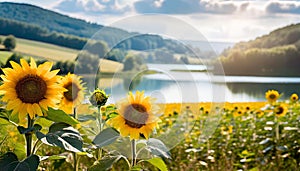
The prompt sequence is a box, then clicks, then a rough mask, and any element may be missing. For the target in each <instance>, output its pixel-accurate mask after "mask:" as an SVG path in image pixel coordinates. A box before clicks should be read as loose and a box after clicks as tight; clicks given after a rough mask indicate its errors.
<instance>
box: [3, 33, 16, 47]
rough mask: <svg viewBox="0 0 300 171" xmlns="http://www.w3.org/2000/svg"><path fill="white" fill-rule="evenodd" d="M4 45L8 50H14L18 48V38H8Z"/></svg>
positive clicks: (10, 36) (11, 36)
mask: <svg viewBox="0 0 300 171" xmlns="http://www.w3.org/2000/svg"><path fill="white" fill-rule="evenodd" d="M3 45H4V46H5V48H6V49H7V50H9V51H11V50H13V49H14V48H15V47H16V38H15V37H14V36H13V35H9V36H7V37H6V38H5V40H4V42H3Z"/></svg>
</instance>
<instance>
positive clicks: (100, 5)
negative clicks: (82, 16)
mask: <svg viewBox="0 0 300 171" xmlns="http://www.w3.org/2000/svg"><path fill="white" fill-rule="evenodd" d="M54 9H58V10H60V11H62V12H76V13H78V12H83V13H86V14H93V15H94V14H113V15H114V14H115V15H118V14H124V13H126V12H127V11H129V10H130V6H129V5H128V4H125V5H123V4H120V3H119V2H118V0H62V1H61V2H59V3H58V4H57V5H56V6H55V7H54Z"/></svg>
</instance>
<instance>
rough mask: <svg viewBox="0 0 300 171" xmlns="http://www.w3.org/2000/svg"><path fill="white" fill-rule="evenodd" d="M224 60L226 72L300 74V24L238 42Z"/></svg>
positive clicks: (241, 73) (226, 53)
mask: <svg viewBox="0 0 300 171" xmlns="http://www.w3.org/2000/svg"><path fill="white" fill-rule="evenodd" d="M220 60H221V62H222V64H223V68H224V72H225V74H226V75H257V76H300V67H299V66H300V23H299V24H292V25H289V26H286V27H283V28H279V29H276V30H274V31H272V32H270V33H269V34H267V35H264V36H261V37H258V38H256V39H254V40H251V41H248V42H240V43H237V44H236V45H234V46H233V47H232V48H230V49H227V50H225V51H224V52H223V53H222V55H221V57H220ZM218 72H220V71H216V73H218Z"/></svg>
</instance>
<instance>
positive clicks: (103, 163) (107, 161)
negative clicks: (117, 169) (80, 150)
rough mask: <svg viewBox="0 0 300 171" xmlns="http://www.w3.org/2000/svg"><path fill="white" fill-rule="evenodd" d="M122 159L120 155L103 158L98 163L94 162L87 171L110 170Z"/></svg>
mask: <svg viewBox="0 0 300 171" xmlns="http://www.w3.org/2000/svg"><path fill="white" fill-rule="evenodd" d="M121 158H122V155H119V156H111V157H105V158H103V159H101V160H99V161H96V162H95V163H94V164H93V165H92V166H91V167H90V168H89V169H88V171H106V170H108V169H110V168H112V166H113V164H114V163H116V162H117V161H119V160H120V159H121Z"/></svg>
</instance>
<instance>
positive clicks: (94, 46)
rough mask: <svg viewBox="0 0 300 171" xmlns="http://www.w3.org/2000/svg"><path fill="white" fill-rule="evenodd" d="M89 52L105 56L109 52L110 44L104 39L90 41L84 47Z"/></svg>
mask: <svg viewBox="0 0 300 171" xmlns="http://www.w3.org/2000/svg"><path fill="white" fill-rule="evenodd" d="M84 48H85V50H87V51H88V52H90V53H92V54H94V55H98V56H99V57H104V56H105V54H106V53H107V52H108V46H107V44H106V43H105V42H103V41H98V42H88V44H87V45H86V46H85V47H84Z"/></svg>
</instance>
